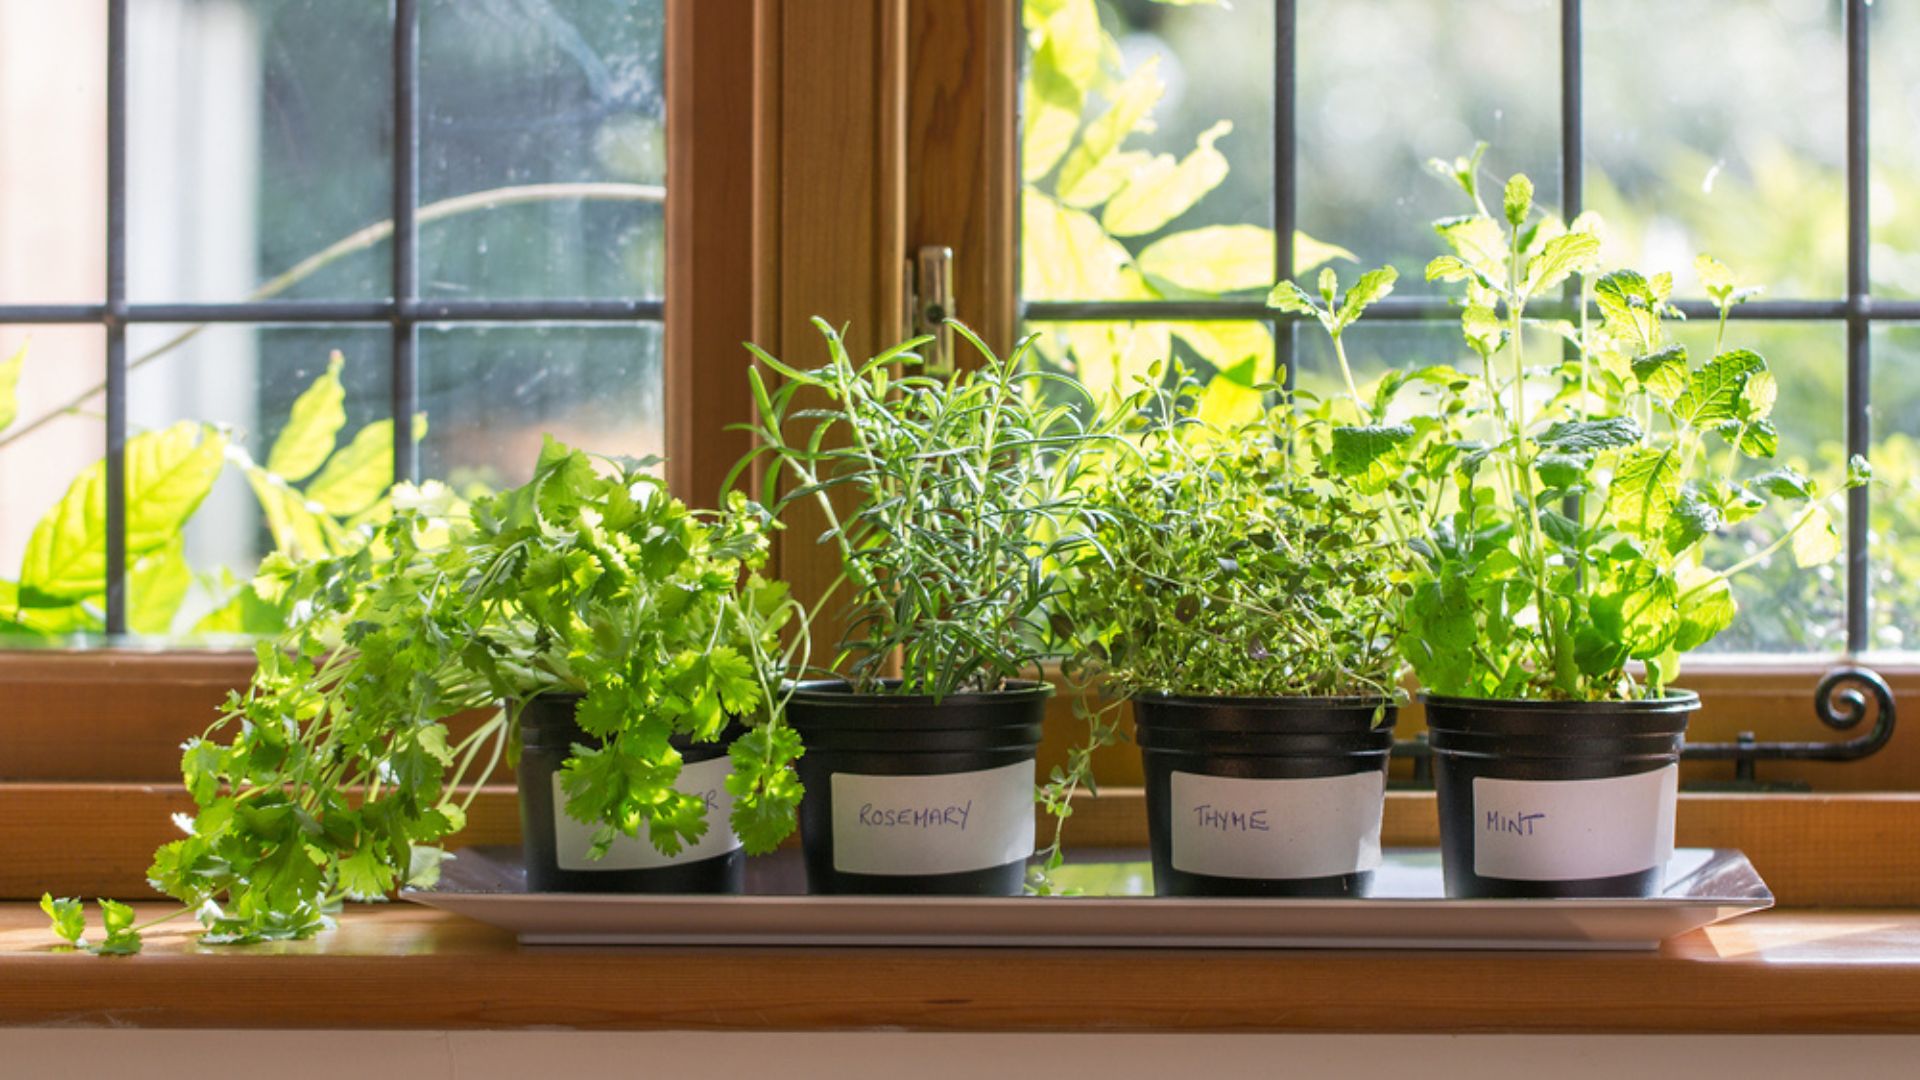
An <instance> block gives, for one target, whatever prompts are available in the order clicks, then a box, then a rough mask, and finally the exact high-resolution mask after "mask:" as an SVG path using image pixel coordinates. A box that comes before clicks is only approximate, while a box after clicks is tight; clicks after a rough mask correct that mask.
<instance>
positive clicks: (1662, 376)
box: [1633, 345, 1691, 405]
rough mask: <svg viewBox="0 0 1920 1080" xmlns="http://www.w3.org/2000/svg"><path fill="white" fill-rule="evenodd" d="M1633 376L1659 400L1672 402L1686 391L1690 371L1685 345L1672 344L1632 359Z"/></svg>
mask: <svg viewBox="0 0 1920 1080" xmlns="http://www.w3.org/2000/svg"><path fill="white" fill-rule="evenodd" d="M1633 377H1634V378H1635V379H1637V380H1639V383H1640V385H1641V386H1642V387H1645V388H1646V390H1647V392H1648V393H1650V394H1652V395H1653V396H1654V397H1656V398H1659V399H1660V400H1661V401H1664V402H1666V403H1668V404H1669V405H1670V404H1672V403H1673V401H1674V399H1676V398H1678V397H1679V396H1680V395H1681V394H1684V393H1686V392H1687V383H1688V381H1689V380H1690V379H1691V373H1690V372H1689V371H1688V370H1687V350H1686V347H1685V346H1682V345H1673V346H1669V347H1667V348H1665V349H1661V350H1660V351H1659V352H1656V353H1651V354H1649V355H1646V356H1642V357H1640V358H1639V359H1637V360H1635V361H1633Z"/></svg>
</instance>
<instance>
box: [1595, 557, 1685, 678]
mask: <svg viewBox="0 0 1920 1080" xmlns="http://www.w3.org/2000/svg"><path fill="white" fill-rule="evenodd" d="M1679 601H1680V592H1679V588H1678V586H1677V585H1676V584H1675V582H1674V579H1673V577H1672V576H1671V575H1670V574H1668V573H1666V572H1665V571H1663V570H1662V569H1661V568H1660V567H1658V566H1656V565H1654V564H1653V563H1650V562H1632V563H1628V564H1626V566H1624V567H1623V568H1622V571H1621V576H1620V577H1618V578H1612V579H1609V580H1607V581H1606V582H1604V583H1603V584H1602V585H1601V587H1600V591H1599V593H1598V594H1597V595H1596V596H1595V597H1594V602H1593V609H1592V610H1593V620H1594V624H1595V626H1596V627H1597V628H1598V629H1599V630H1600V632H1601V633H1602V634H1605V635H1606V636H1608V637H1611V638H1613V639H1614V640H1616V641H1618V642H1620V643H1621V644H1623V645H1625V646H1626V647H1627V655H1628V656H1631V657H1633V658H1635V659H1645V658H1647V657H1650V656H1657V655H1659V654H1660V653H1662V652H1665V651H1666V650H1667V649H1668V648H1669V647H1670V646H1671V645H1672V644H1673V639H1674V636H1675V635H1676V634H1677V633H1678V631H1679V614H1680V610H1679Z"/></svg>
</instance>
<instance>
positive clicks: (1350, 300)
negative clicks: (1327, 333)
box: [1334, 266, 1400, 329]
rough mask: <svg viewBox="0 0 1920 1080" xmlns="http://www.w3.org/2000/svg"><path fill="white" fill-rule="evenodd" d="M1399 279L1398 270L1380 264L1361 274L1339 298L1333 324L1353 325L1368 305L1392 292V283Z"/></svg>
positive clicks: (1343, 326) (1340, 325) (1339, 325)
mask: <svg viewBox="0 0 1920 1080" xmlns="http://www.w3.org/2000/svg"><path fill="white" fill-rule="evenodd" d="M1399 279H1400V271H1398V270H1395V269H1394V268H1393V267H1391V266H1382V267H1380V268H1379V269H1376V270H1369V271H1367V272H1366V273H1364V274H1361V275H1360V280H1359V281H1356V282H1354V283H1353V287H1352V288H1350V289H1348V290H1347V295H1346V296H1345V297H1344V298H1343V299H1342V300H1341V303H1340V314H1339V316H1338V317H1337V318H1336V319H1335V320H1334V325H1335V326H1337V327H1340V328H1342V329H1344V328H1345V327H1348V326H1351V325H1353V324H1354V323H1355V322H1356V321H1358V320H1359V318H1360V314H1361V313H1362V312H1364V311H1365V310H1366V309H1367V306H1368V305H1370V304H1372V303H1374V302H1375V301H1377V300H1381V299H1384V298H1385V297H1386V296H1387V294H1389V293H1391V292H1393V283H1394V282H1395V281H1398V280H1399Z"/></svg>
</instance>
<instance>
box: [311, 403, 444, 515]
mask: <svg viewBox="0 0 1920 1080" xmlns="http://www.w3.org/2000/svg"><path fill="white" fill-rule="evenodd" d="M426 434H427V418H426V414H424V413H419V414H416V415H415V416H414V418H413V438H414V440H415V441H416V442H417V441H419V440H420V439H423V438H425V437H426ZM392 486H393V421H392V420H375V421H374V422H373V423H370V424H368V425H367V426H365V427H363V428H361V429H360V430H359V431H358V432H356V433H355V434H354V436H353V441H352V442H349V443H348V444H347V445H346V446H345V447H344V448H342V449H341V450H340V451H339V452H338V453H336V454H334V455H333V457H331V458H329V459H328V460H327V464H326V467H324V468H322V469H321V470H320V475H319V476H316V477H314V478H313V482H312V483H309V484H308V485H307V487H306V490H305V492H304V493H303V494H304V497H305V499H306V501H307V502H309V503H312V504H314V505H315V506H318V507H319V508H320V509H322V510H324V511H326V512H327V513H329V514H332V515H333V516H335V517H348V516H351V515H353V514H357V513H359V512H361V511H362V510H365V509H366V508H367V507H369V506H372V505H373V504H374V502H375V501H377V500H378V499H379V498H380V496H382V495H384V494H386V491H387V489H388V488H390V487H392Z"/></svg>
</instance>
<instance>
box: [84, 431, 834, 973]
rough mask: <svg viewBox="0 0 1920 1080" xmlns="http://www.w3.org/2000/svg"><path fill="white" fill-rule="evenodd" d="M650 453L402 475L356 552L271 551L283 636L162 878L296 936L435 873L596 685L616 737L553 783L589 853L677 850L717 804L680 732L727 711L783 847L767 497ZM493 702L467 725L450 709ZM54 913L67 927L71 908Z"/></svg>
mask: <svg viewBox="0 0 1920 1080" xmlns="http://www.w3.org/2000/svg"><path fill="white" fill-rule="evenodd" d="M653 464H654V463H653V462H650V461H638V460H631V459H615V460H612V461H608V462H603V463H602V465H601V466H599V467H596V465H595V463H594V461H593V460H592V459H590V458H589V457H588V456H587V455H586V454H584V453H581V452H579V451H576V450H569V449H568V448H566V447H563V446H561V445H559V444H558V443H555V442H554V441H552V440H551V439H549V440H548V441H547V444H546V446H545V448H544V449H543V450H542V452H541V455H540V460H539V463H538V465H537V467H536V469H535V473H534V478H533V479H532V481H530V482H529V483H528V484H526V485H525V486H523V487H520V488H518V489H515V490H512V491H508V492H505V493H502V494H500V495H497V496H490V497H486V498H482V499H478V500H475V501H474V503H473V504H472V505H471V507H470V508H467V507H464V506H463V505H462V504H461V503H460V502H459V501H458V500H457V499H455V498H453V496H452V495H451V493H450V492H448V491H447V490H446V489H445V488H444V487H443V486H441V485H438V484H428V485H426V486H425V487H424V488H413V487H411V486H407V485H402V486H401V487H399V488H397V489H396V490H395V493H394V497H393V504H394V512H393V514H392V516H391V517H390V518H389V519H388V520H387V521H385V522H384V523H382V524H381V525H379V526H378V527H377V528H376V529H374V530H372V531H371V533H370V534H369V535H368V536H367V537H366V540H365V542H364V543H363V544H361V545H360V546H359V547H358V548H357V549H356V550H354V551H352V552H350V553H347V554H344V555H338V556H334V557H331V558H325V559H318V560H313V561H308V562H296V561H294V560H292V559H289V558H286V557H284V556H274V557H271V558H269V560H268V561H267V564H266V565H265V566H264V567H263V571H262V576H261V578H260V579H259V580H257V581H256V582H255V585H254V587H255V588H256V589H257V590H258V591H260V592H261V593H262V594H263V595H265V596H266V597H267V598H268V599H269V600H270V601H271V602H273V603H276V604H280V605H283V606H284V608H285V610H287V611H288V612H290V618H289V621H288V625H287V628H286V629H285V630H284V631H283V632H282V633H281V634H280V635H279V636H278V637H276V638H274V639H272V640H269V641H262V642H261V643H260V644H259V646H258V648H257V649H256V653H257V656H258V659H259V667H258V669H257V671H256V673H255V675H254V677H253V680H252V682H251V684H250V685H249V686H248V688H247V689H246V691H245V692H244V693H236V694H234V695H233V696H232V697H231V698H230V700H229V702H228V705H227V707H226V709H225V710H224V713H223V715H222V716H221V717H220V719H219V720H218V721H216V722H215V723H214V725H213V726H212V728H211V729H210V730H209V731H208V732H207V733H206V735H205V736H203V737H201V738H197V739H193V740H190V741H189V742H188V743H187V744H186V747H185V753H184V756H183V758H182V762H181V769H182V774H183V776H184V778H185V780H186V785H187V789H188V791H189V792H190V793H191V795H192V796H193V800H194V803H195V805H196V807H197V811H196V813H195V814H194V815H193V816H192V817H191V818H183V819H182V820H181V821H180V824H181V826H182V828H183V829H185V830H186V832H187V834H188V835H187V836H186V837H184V838H182V839H180V840H176V841H174V842H172V843H170V844H167V845H166V846H164V847H162V848H161V849H160V850H159V851H158V852H157V853H156V855H155V857H154V863H153V866H152V868H151V869H150V871H149V877H150V880H151V882H152V884H153V885H154V887H155V888H157V889H159V890H160V891H161V892H163V893H166V894H167V895H169V896H172V897H174V898H176V899H178V900H180V901H182V902H183V903H184V904H186V905H187V907H188V908H189V909H192V910H196V911H197V912H198V913H199V915H200V918H201V920H202V922H203V923H204V924H205V925H206V926H207V929H208V936H207V940H210V941H215V942H227V941H257V940H268V939H277V938H289V937H304V936H307V935H309V934H311V933H313V932H314V931H315V930H317V929H320V928H321V927H322V926H323V925H324V924H325V918H326V913H327V912H328V911H329V910H330V909H332V908H333V907H334V906H335V905H337V904H338V903H339V902H340V901H341V900H343V899H354V900H375V899H380V898H382V897H384V896H386V895H387V894H388V893H390V892H391V891H392V890H393V889H394V888H396V887H398V886H402V885H409V884H412V885H421V884H428V883H430V882H431V881H432V880H433V879H434V877H435V875H436V873H437V869H438V866H439V862H440V860H441V859H442V858H443V857H444V856H443V854H442V852H441V849H440V846H439V845H440V844H441V842H442V841H443V840H444V839H445V838H446V837H447V836H449V835H451V834H453V833H456V832H458V831H459V830H460V829H461V828H462V827H463V826H464V824H465V821H466V811H467V808H468V807H469V805H470V804H471V803H472V800H473V798H474V796H475V794H476V793H477V791H478V789H479V785H480V784H481V783H483V782H484V781H485V780H486V778H487V777H488V776H490V775H491V774H492V772H493V770H494V767H495V766H496V765H497V764H498V763H499V761H500V760H501V759H502V757H503V756H508V755H510V754H512V752H513V741H512V737H511V736H512V731H513V727H514V718H515V716H516V715H517V711H518V707H519V706H520V705H522V704H524V703H525V702H526V701H528V700H530V699H532V698H533V697H535V696H537V695H540V694H556V693H561V694H577V695H581V704H580V706H579V709H578V718H579V721H580V724H581V727H582V728H583V729H584V730H585V731H586V732H587V733H588V734H589V735H592V736H595V737H598V738H600V739H602V740H604V745H603V746H600V747H588V746H581V745H577V746H576V747H575V748H574V753H573V755H572V757H571V758H570V759H569V760H568V762H567V763H566V765H565V772H564V781H563V782H564V784H565V787H566V790H567V793H568V800H567V811H568V813H570V814H572V815H573V816H574V817H576V818H578V819H580V820H582V821H586V822H589V823H597V824H598V826H599V829H598V831H597V833H596V836H595V841H594V843H595V849H596V851H598V852H604V850H605V848H606V846H607V845H608V844H609V843H610V842H611V841H612V840H613V838H614V837H616V836H618V835H621V834H625V835H630V836H637V835H639V834H640V830H641V829H642V828H643V827H644V828H645V829H646V830H647V833H646V835H647V837H648V838H649V840H650V841H651V842H652V843H653V844H654V846H655V847H657V848H658V849H660V850H661V851H663V852H666V853H669V854H672V853H676V852H678V851H680V850H681V849H682V847H683V845H684V844H686V843H687V842H689V841H691V840H694V839H697V838H698V837H699V836H701V835H702V834H703V833H704V832H705V830H706V829H707V828H709V827H710V823H708V822H707V821H706V820H705V818H704V813H705V810H704V803H703V801H702V800H699V799H695V798H691V797H688V796H686V795H682V794H680V793H678V792H676V791H674V790H673V788H672V785H673V783H674V781H675V779H676V778H677V777H678V775H679V771H680V764H681V759H680V755H679V753H678V752H677V751H676V750H675V749H674V748H673V747H672V746H671V745H670V743H669V741H668V740H669V739H670V738H671V737H673V736H675V735H684V736H688V737H690V738H693V739H695V740H703V739H704V740H711V739H714V738H716V737H718V736H719V734H720V732H721V730H722V728H723V727H724V725H725V723H726V721H727V719H728V717H729V716H732V717H737V718H739V719H740V720H742V721H743V722H745V723H747V724H749V725H750V727H751V730H749V732H748V733H747V734H746V735H745V736H743V737H742V738H739V739H737V740H736V741H735V743H734V744H733V746H732V748H731V755H732V761H733V766H734V773H733V776H732V777H731V778H730V779H729V781H728V787H729V790H730V791H731V792H732V794H733V795H734V799H735V807H734V812H733V820H732V823H731V824H732V826H733V828H734V829H735V831H736V832H738V833H739V835H740V837H741V840H742V842H743V844H744V845H745V847H746V848H747V850H749V851H751V852H764V851H767V850H770V849H771V848H772V847H774V846H775V845H776V844H777V843H778V842H779V841H780V840H781V839H782V838H784V837H785V836H786V834H787V833H789V832H790V831H791V830H792V828H793V813H794V808H795V806H796V804H797V803H798V800H799V797H800V794H801V789H800V785H799V783H798V781H797V779H796V778H795V777H794V774H793V772H792V769H791V762H792V760H793V759H794V758H795V757H796V756H797V755H798V754H799V752H800V747H799V744H798V740H797V738H796V737H795V736H794V734H793V733H792V731H791V730H789V729H787V728H786V727H785V726H784V724H783V723H782V710H781V704H782V703H781V701H780V699H779V696H778V695H779V690H778V680H779V679H780V678H781V677H782V675H783V673H784V670H785V668H786V665H787V664H788V663H789V661H790V660H791V659H792V656H791V655H790V654H789V653H788V652H786V651H784V650H783V649H782V646H781V644H780V630H781V628H782V626H783V625H784V624H785V623H786V622H787V621H788V620H789V619H790V618H791V617H792V616H793V614H794V613H795V611H796V605H795V604H794V603H793V602H792V601H791V600H789V599H788V598H787V596H786V594H785V590H784V589H783V588H782V587H780V586H778V585H776V584H772V583H769V582H766V581H765V580H763V579H762V578H761V577H759V576H758V573H757V571H758V569H759V568H760V566H761V565H762V563H763V562H764V560H765V557H766V549H767V543H766V538H765V528H766V525H767V520H766V515H765V514H764V513H763V512H762V511H760V510H759V509H758V508H757V507H754V506H752V505H750V504H748V503H746V502H745V501H744V500H742V499H736V500H735V501H734V502H733V503H732V504H731V505H730V506H729V507H728V508H727V509H726V510H725V511H722V512H718V513H712V514H702V513H697V512H694V511H690V510H688V509H687V508H686V507H685V506H683V505H682V504H681V503H679V502H678V501H677V500H675V499H673V498H671V497H670V496H669V495H668V494H667V492H666V490H665V487H664V485H663V484H662V483H661V482H660V481H659V480H658V479H657V478H655V477H654V476H652V475H651V474H650V473H649V472H648V471H647V470H648V469H649V468H650V467H651V466H652V465H653ZM795 647H796V648H798V647H803V646H795ZM503 701H504V702H506V703H507V707H506V708H505V709H500V708H496V706H498V705H499V704H500V703H501V702H503ZM488 709H491V710H493V711H492V715H491V716H490V717H489V718H487V719H485V720H482V721H481V722H480V723H478V724H477V725H476V726H474V727H472V728H471V730H469V731H468V732H467V733H466V734H465V735H460V736H456V735H455V734H454V730H455V729H454V727H453V726H452V725H451V722H452V721H453V720H454V718H456V717H458V716H459V715H460V714H463V713H472V712H475V711H476V710H488ZM46 906H47V908H48V913H49V915H50V916H51V917H52V918H53V919H54V921H55V926H56V930H58V931H59V932H60V933H62V935H63V936H69V937H70V939H71V938H73V937H74V936H75V935H73V934H70V933H69V932H70V931H73V930H74V929H75V927H76V925H77V919H78V911H77V908H76V907H74V906H70V905H69V904H68V902H66V901H58V900H54V899H52V898H51V897H50V898H48V900H47V902H46ZM103 911H104V913H105V915H106V916H107V924H108V930H109V936H108V942H109V944H112V943H114V942H115V941H120V942H121V943H123V944H124V942H125V940H126V939H127V938H128V936H129V935H130V934H132V935H134V936H136V937H137V933H136V932H135V931H134V930H133V928H132V927H131V924H130V923H128V924H126V925H122V926H119V929H118V931H117V932H118V934H119V937H118V938H116V937H115V936H114V934H115V932H116V929H115V928H116V925H117V923H116V919H117V918H118V917H117V916H116V915H115V914H114V909H110V908H104V902H103Z"/></svg>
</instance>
